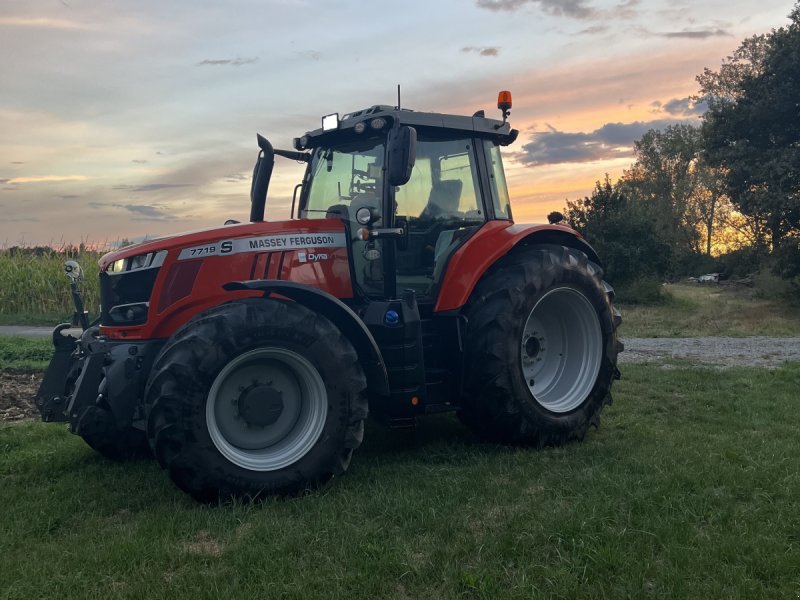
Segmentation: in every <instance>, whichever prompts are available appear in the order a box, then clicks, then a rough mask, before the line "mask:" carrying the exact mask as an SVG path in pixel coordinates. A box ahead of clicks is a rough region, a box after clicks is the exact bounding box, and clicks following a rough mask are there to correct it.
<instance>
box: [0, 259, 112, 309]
mask: <svg viewBox="0 0 800 600" xmlns="http://www.w3.org/2000/svg"><path fill="white" fill-rule="evenodd" d="M102 255H103V252H99V251H97V250H90V249H87V248H86V247H84V246H83V245H81V246H80V247H72V246H69V247H66V248H61V249H52V248H43V247H37V248H7V249H4V250H0V315H27V316H30V315H42V316H48V317H49V316H53V317H58V318H61V319H62V320H63V319H67V320H68V319H69V317H70V316H71V315H72V313H73V312H74V310H75V309H74V307H73V304H72V296H71V295H70V288H69V280H68V279H67V277H66V275H65V274H64V261H66V260H77V261H78V262H79V263H80V265H81V267H83V270H84V281H83V282H82V283H81V291H82V293H83V299H84V303H85V306H86V310H88V311H89V317H90V319H93V318H94V317H96V316H97V314H98V306H99V304H100V294H99V279H98V277H97V273H98V269H97V260H98V259H99V258H100V256H102Z"/></svg>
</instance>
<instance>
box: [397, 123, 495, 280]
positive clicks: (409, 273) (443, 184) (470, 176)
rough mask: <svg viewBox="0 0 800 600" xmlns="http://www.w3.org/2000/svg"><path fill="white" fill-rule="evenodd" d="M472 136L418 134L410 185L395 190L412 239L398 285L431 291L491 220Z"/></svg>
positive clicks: (400, 258)
mask: <svg viewBox="0 0 800 600" xmlns="http://www.w3.org/2000/svg"><path fill="white" fill-rule="evenodd" d="M475 158H476V155H475V146H474V143H473V141H472V139H461V140H446V141H442V140H436V139H426V138H425V137H424V136H420V137H419V138H418V143H417V159H416V163H415V164H414V169H413V171H412V174H411V179H410V180H409V181H408V183H407V184H405V185H404V186H401V187H399V188H397V189H396V190H395V203H396V206H397V212H396V214H397V217H398V218H401V219H405V220H406V222H407V223H408V243H407V246H406V248H404V249H401V250H398V252H397V287H398V289H406V288H411V289H413V290H415V291H416V292H417V293H418V294H420V295H423V296H424V295H429V294H431V292H432V291H433V290H434V287H435V285H436V284H437V283H438V282H439V281H440V280H441V277H442V275H443V273H444V267H445V265H446V263H447V260H448V259H449V257H450V256H451V255H452V253H453V252H455V250H456V249H457V248H458V247H459V246H460V245H461V244H462V243H463V242H464V241H466V239H467V238H468V237H469V236H470V235H471V234H472V233H473V232H474V231H475V230H476V229H477V228H478V227H480V226H481V225H482V224H483V223H484V222H485V221H486V214H485V210H484V207H483V202H482V201H481V196H480V185H479V179H478V170H477V166H476V160H475Z"/></svg>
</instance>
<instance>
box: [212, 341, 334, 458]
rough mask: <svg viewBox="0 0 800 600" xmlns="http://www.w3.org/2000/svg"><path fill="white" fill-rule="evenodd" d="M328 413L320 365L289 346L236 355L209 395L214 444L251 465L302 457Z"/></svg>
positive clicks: (316, 438) (222, 452) (317, 436)
mask: <svg viewBox="0 0 800 600" xmlns="http://www.w3.org/2000/svg"><path fill="white" fill-rule="evenodd" d="M327 416H328V395H327V391H326V389H325V383H324V382H323V381H322V377H321V375H320V374H319V371H317V369H316V368H315V367H314V365H312V364H311V363H310V362H309V361H308V359H306V358H305V357H303V356H301V355H300V354H298V353H296V352H293V351H291V350H288V349H285V348H273V347H269V348H257V349H255V350H250V351H249V352H245V353H244V354H241V355H239V356H237V357H236V358H234V359H233V360H232V361H231V362H229V363H228V364H227V365H225V367H224V368H223V369H222V371H220V373H219V375H217V377H216V379H215V380H214V383H213V384H212V386H211V389H210V390H209V392H208V398H207V401H206V426H207V427H208V433H209V436H210V437H211V441H212V442H213V443H214V446H215V447H216V448H217V450H219V452H220V453H221V454H222V455H223V456H224V457H225V458H226V459H228V460H229V461H230V462H232V463H233V464H235V465H237V466H239V467H242V468H244V469H249V470H251V471H275V470H278V469H282V468H284V467H287V466H289V465H291V464H294V463H295V462H297V461H298V460H300V459H301V458H302V457H303V456H305V455H306V454H307V453H308V452H309V451H310V450H311V448H312V447H313V446H314V444H316V443H317V440H318V439H319V437H320V435H321V434H322V430H323V428H324V426H325V420H326V418H327Z"/></svg>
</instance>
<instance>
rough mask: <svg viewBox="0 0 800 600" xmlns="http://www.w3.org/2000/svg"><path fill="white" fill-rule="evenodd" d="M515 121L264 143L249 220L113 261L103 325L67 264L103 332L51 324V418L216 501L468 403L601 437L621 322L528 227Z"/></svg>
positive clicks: (310, 478)
mask: <svg viewBox="0 0 800 600" xmlns="http://www.w3.org/2000/svg"><path fill="white" fill-rule="evenodd" d="M498 107H499V108H500V109H501V110H502V120H499V119H490V118H487V117H486V116H485V115H484V112H483V111H479V112H477V113H475V114H474V115H472V116H471V117H467V116H455V115H446V114H434V113H424V112H414V111H410V110H405V109H400V108H399V107H390V106H373V107H371V108H367V109H364V110H359V111H356V112H353V113H349V114H346V115H344V116H342V117H341V118H340V117H339V115H338V114H334V115H328V116H326V117H323V119H322V127H321V128H319V129H316V130H314V131H310V132H308V133H306V134H305V135H304V136H302V137H300V138H297V139H295V140H294V147H295V149H294V150H276V149H273V147H272V146H271V145H270V143H269V142H268V141H267V140H266V139H264V138H263V137H261V136H258V144H259V147H260V153H259V157H258V161H257V163H256V166H255V170H254V173H253V182H252V188H251V211H250V222H249V223H239V222H237V221H228V222H226V223H225V225H224V226H223V227H220V228H215V229H209V230H204V231H195V232H190V233H184V234H180V235H175V236H171V237H164V238H160V239H156V240H152V241H148V242H145V243H142V244H138V245H135V246H128V247H126V248H122V249H120V250H118V251H115V252H112V253H110V254H107V255H105V256H104V257H103V258H102V259H101V260H100V262H99V265H100V282H101V309H100V316H99V318H98V319H97V320H96V321H95V322H94V323H91V324H90V323H89V322H88V318H87V316H86V313H85V311H84V310H83V304H82V302H81V299H80V294H79V293H78V281H79V280H80V278H81V272H80V267H79V266H78V265H77V264H75V263H68V264H67V267H66V268H67V274H68V275H69V276H70V278H71V279H72V288H73V297H74V299H75V301H76V309H77V310H76V316H77V318H78V319H79V320H80V322H81V324H82V325H83V332H82V334H80V335H79V336H78V335H77V334H76V336H73V335H71V334H70V329H69V327H70V324H63V325H59V326H58V327H56V329H55V330H54V332H53V343H54V345H55V353H54V357H53V359H52V361H51V363H50V366H49V368H48V370H47V372H46V374H45V378H44V380H43V382H42V386H41V389H40V390H39V394H38V398H37V401H38V405H39V408H40V410H41V414H42V418H43V419H44V420H45V421H68V422H69V425H70V430H71V431H72V432H73V433H75V434H77V435H80V436H81V437H82V438H83V439H84V440H86V442H87V443H88V444H89V445H90V446H91V447H92V448H94V449H95V450H97V451H98V452H100V453H102V454H104V455H106V456H109V457H113V458H124V457H129V456H134V455H137V454H142V453H149V452H152V453H154V454H155V456H156V458H157V459H158V461H159V463H160V464H161V466H162V467H163V468H164V469H166V470H167V471H168V473H169V475H170V477H171V478H172V480H173V481H174V482H175V484H177V485H178V487H180V488H181V489H182V490H184V491H186V492H188V493H189V494H191V495H192V496H194V497H195V498H197V499H199V500H203V501H209V500H211V501H216V500H218V499H220V498H223V499H224V498H230V497H234V496H238V497H258V496H262V495H266V494H284V493H292V492H296V491H299V490H303V489H307V488H310V487H313V486H315V485H318V484H320V483H323V482H325V481H328V480H329V479H331V478H332V477H334V476H337V475H340V474H342V473H343V472H344V471H345V470H346V469H347V466H348V464H349V462H350V459H351V456H352V454H353V451H354V450H355V449H356V448H358V446H359V445H360V444H361V441H362V438H363V433H364V420H365V419H366V418H367V415H368V414H371V415H373V416H374V417H376V418H377V419H379V420H380V421H382V422H384V423H386V424H387V425H388V426H389V427H397V428H409V427H413V426H414V425H415V422H416V419H417V417H418V416H421V415H424V414H429V413H436V412H442V411H458V415H459V416H460V418H461V420H462V421H463V422H464V423H465V424H466V425H467V427H469V428H470V429H471V430H472V431H473V432H475V434H477V435H478V436H479V437H480V438H483V439H485V440H490V441H494V442H502V443H509V444H523V445H532V446H543V445H557V444H563V443H565V442H567V441H569V440H571V439H578V440H580V439H582V438H583V437H584V435H585V434H586V431H587V429H588V428H589V426H590V425H595V426H597V425H598V424H599V419H600V411H601V410H602V408H603V406H604V405H605V404H607V403H610V402H611V396H610V393H609V392H610V389H611V384H612V381H613V380H614V379H615V378H618V377H619V372H618V370H617V353H618V352H619V351H620V350H621V349H622V347H621V344H620V343H619V342H618V341H617V327H618V326H619V324H620V316H619V313H618V312H617V311H616V309H615V308H614V306H613V304H612V300H613V290H612V288H611V287H610V286H609V285H608V284H607V283H605V281H604V280H603V271H602V268H601V267H600V259H599V258H598V256H597V254H596V253H595V252H594V250H593V249H592V248H591V247H590V246H589V244H587V243H586V242H585V241H584V240H583V239H582V238H581V237H580V236H579V235H578V234H577V233H576V232H575V231H574V230H572V229H570V228H569V227H566V226H563V225H559V224H549V225H517V224H515V223H514V221H513V219H512V215H511V206H510V204H509V198H508V191H507V188H506V181H505V175H504V172H503V165H502V162H501V158H500V147H501V146H506V145H508V144H510V143H512V142H513V141H514V140H515V139H516V137H517V134H518V132H517V131H516V130H514V129H511V127H510V125H509V123H508V122H507V117H508V113H509V110H510V108H511V99H510V94H508V93H507V92H503V93H501V95H500V102H499V103H498ZM275 155H278V156H282V157H285V158H288V159H293V160H297V161H302V162H304V163H306V165H307V167H306V171H305V175H304V177H303V180H302V182H301V183H300V184H298V186H297V187H296V188H295V198H294V200H293V205H292V215H291V219H290V220H286V221H277V222H268V221H264V207H265V203H266V197H267V188H268V186H269V181H270V177H271V175H272V168H273V163H274V157H275ZM295 203H296V206H295ZM295 208H296V209H297V211H296V214H295ZM73 331H74V330H73Z"/></svg>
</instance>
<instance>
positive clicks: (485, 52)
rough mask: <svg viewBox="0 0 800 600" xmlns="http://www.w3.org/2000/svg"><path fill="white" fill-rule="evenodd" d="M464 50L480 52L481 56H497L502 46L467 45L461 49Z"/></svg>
mask: <svg viewBox="0 0 800 600" xmlns="http://www.w3.org/2000/svg"><path fill="white" fill-rule="evenodd" d="M461 51H462V52H475V53H477V54H480V55H481V56H497V55H498V54H500V47H499V46H483V47H476V46H466V47H464V48H462V49H461Z"/></svg>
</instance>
